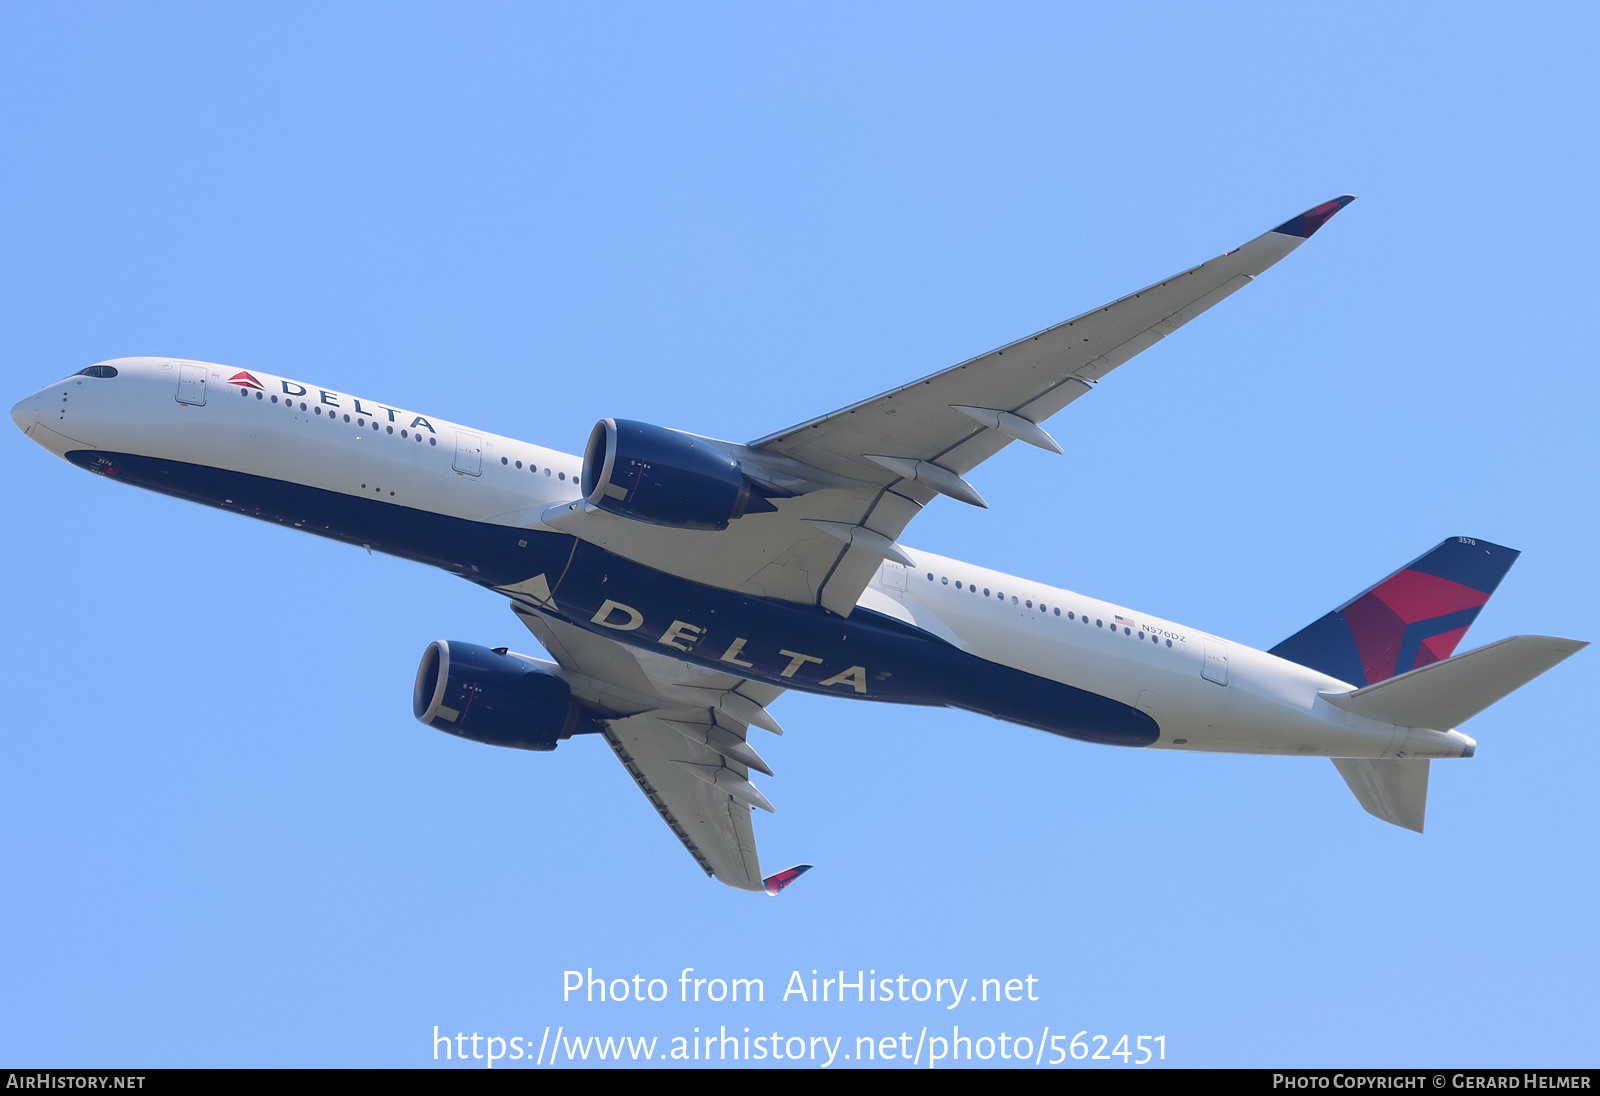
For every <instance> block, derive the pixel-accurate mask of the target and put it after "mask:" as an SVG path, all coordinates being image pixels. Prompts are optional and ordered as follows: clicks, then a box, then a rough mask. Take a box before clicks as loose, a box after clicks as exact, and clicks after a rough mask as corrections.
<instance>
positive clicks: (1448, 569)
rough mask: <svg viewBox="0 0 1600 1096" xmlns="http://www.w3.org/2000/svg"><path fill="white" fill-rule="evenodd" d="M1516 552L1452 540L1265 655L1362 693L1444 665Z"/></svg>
mask: <svg viewBox="0 0 1600 1096" xmlns="http://www.w3.org/2000/svg"><path fill="white" fill-rule="evenodd" d="M1519 555H1521V553H1520V552H1518V551H1516V550H1515V549H1513V548H1504V547H1501V546H1500V545H1498V544H1490V543H1489V542H1488V541H1486V540H1475V539H1474V538H1472V537H1451V538H1450V539H1449V540H1447V541H1445V542H1444V543H1442V544H1440V545H1439V546H1438V547H1437V548H1435V549H1433V550H1432V551H1431V552H1427V553H1425V554H1424V555H1422V556H1419V557H1418V558H1416V559H1414V560H1412V561H1411V562H1410V563H1408V564H1406V565H1405V566H1404V567H1402V568H1401V569H1400V570H1398V571H1396V572H1395V573H1394V574H1392V575H1390V576H1389V577H1388V578H1386V579H1384V580H1383V581H1382V582H1380V583H1378V584H1377V585H1376V586H1373V587H1371V588H1370V589H1367V590H1364V591H1362V592H1361V593H1360V594H1358V595H1357V596H1356V597H1354V598H1351V599H1350V600H1349V601H1347V602H1345V603H1344V604H1343V605H1341V606H1339V608H1337V609H1335V610H1334V611H1333V612H1331V613H1328V614H1327V615H1326V616H1324V617H1322V618H1321V619H1319V620H1317V621H1315V622H1314V623H1312V624H1310V625H1307V626H1306V627H1305V628H1302V629H1301V630H1300V631H1298V632H1296V633H1295V634H1294V635H1292V636H1290V637H1289V638H1288V639H1286V640H1284V641H1283V642H1282V643H1280V644H1278V645H1277V646H1276V647H1274V648H1272V651H1271V653H1272V654H1275V655H1277V656H1278V657H1279V658H1285V659H1288V660H1289V661H1290V662H1298V663H1299V664H1300V665H1302V666H1307V667H1310V668H1311V669H1313V670H1318V671H1320V672H1322V673H1325V674H1327V675H1329V676H1330V677H1336V678H1338V679H1339V680H1341V681H1348V682H1349V683H1350V684H1352V685H1355V686H1356V687H1357V688H1361V687H1364V686H1367V685H1375V684H1377V683H1378V682H1380V681H1387V680H1388V679H1389V678H1391V677H1394V676H1395V675H1396V674H1403V673H1405V672H1406V671H1408V670H1415V669H1418V668H1419V667H1422V666H1427V665H1430V664H1432V663H1434V662H1439V661H1442V660H1443V659H1447V658H1449V657H1450V656H1451V654H1453V653H1454V652H1455V649H1456V645H1457V644H1458V643H1460V642H1461V637H1462V636H1464V635H1466V632H1467V628H1469V627H1470V626H1471V624H1472V622H1473V621H1474V620H1476V619H1477V618H1478V613H1479V611H1480V610H1481V609H1482V608H1483V606H1484V604H1485V603H1486V602H1488V600H1489V595H1490V594H1493V593H1494V591H1495V587H1497V586H1499V585H1500V580H1501V579H1503V578H1505V577H1506V572H1507V571H1509V570H1510V569H1511V565H1512V564H1513V563H1515V562H1516V561H1517V556H1519Z"/></svg>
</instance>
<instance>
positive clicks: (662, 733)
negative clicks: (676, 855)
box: [511, 601, 787, 894]
mask: <svg viewBox="0 0 1600 1096" xmlns="http://www.w3.org/2000/svg"><path fill="white" fill-rule="evenodd" d="M511 608H512V610H513V611H515V612H516V614H517V616H518V618H519V619H520V620H521V621H522V622H523V623H524V624H525V625H527V626H528V629H529V630H530V631H532V632H533V634H534V635H535V636H537V637H538V639H539V642H540V643H542V644H544V646H545V648H546V649H547V650H548V651H549V652H550V653H551V655H553V656H554V657H555V660H556V661H557V662H558V663H560V665H561V668H562V670H563V671H564V672H565V674H566V676H567V680H568V683H569V684H570V685H571V686H572V692H573V696H575V697H576V698H577V699H578V700H579V701H580V702H583V703H585V704H587V705H588V706H589V707H590V708H592V709H594V710H597V711H600V712H603V713H606V714H602V715H601V716H600V722H601V725H602V726H603V727H604V729H605V736H606V741H607V742H609V743H610V744H611V749H612V751H613V752H614V753H615V754H616V755H617V759H618V760H619V761H621V762H622V764H623V767H624V768H626V769H627V770H628V774H629V775H630V776H632V777H633V779H634V782H635V783H637V784H638V785H639V790H640V791H642V792H644V794H645V797H646V798H648V799H649V800H650V803H651V805H652V806H654V807H655V809H656V812H657V813H658V814H660V815H661V819H662V821H664V822H666V824H667V826H668V828H670V829H671V830H672V832H673V834H674V835H675V836H676V837H677V838H678V840H679V841H681V842H683V846H684V848H686V849H688V850H689V855H690V856H693V857H694V858H695V861H696V862H697V863H698V864H699V865H700V867H701V868H702V869H703V870H704V871H705V873H706V874H707V875H710V876H713V877H715V878H716V879H718V880H721V881H722V882H723V883H726V884H727V885H728V886H730V887H737V888H738V889H740V890H753V891H759V890H763V889H767V890H768V891H769V892H770V893H774V894H775V893H777V891H776V890H773V889H772V888H771V887H768V886H766V885H765V883H766V881H765V880H764V879H763V878H762V875H761V860H760V857H759V856H757V854H756V839H755V831H754V829H753V827H752V826H751V823H750V808H751V807H753V806H754V807H760V808H761V809H762V810H765V811H771V810H772V804H771V803H769V802H767V799H766V797H765V796H763V795H762V794H761V793H760V792H759V791H757V790H756V789H755V787H754V786H753V785H752V784H751V783H750V770H751V769H755V770H756V771H758V772H762V773H766V774H767V775H769V776H770V775H772V770H771V769H770V768H769V767H768V766H767V763H766V762H765V761H763V760H762V759H761V756H760V755H759V754H757V753H756V752H755V750H754V749H752V748H751V747H750V744H749V743H748V742H747V741H746V740H745V738H746V733H747V731H748V729H749V727H750V726H751V725H752V724H754V725H756V726H765V727H767V728H769V729H771V730H774V731H778V732H779V733H781V728H779V727H778V724H777V722H776V721H775V720H773V718H772V717H771V716H770V715H768V714H767V711H766V705H768V704H770V703H771V702H772V701H773V699H775V698H776V697H777V696H779V695H780V694H781V693H782V692H783V690H781V689H778V688H774V687H773V686H770V685H762V684H759V683H757V682H753V681H744V680H741V679H739V678H736V677H731V676H729V675H727V674H719V673H715V672H713V671H709V670H702V669H699V668H697V667H695V666H691V665H689V664H688V663H684V662H677V661H675V660H673V659H670V658H665V657H663V656H661V655H657V654H653V653H652V652H649V651H638V650H634V649H632V648H630V647H626V646H624V645H623V644H621V643H617V642H616V641H614V640H610V639H606V638H604V637H603V636H596V635H591V634H590V633H588V632H585V631H583V630H582V629H581V628H577V627H574V626H573V625H571V624H566V623H563V622H561V621H559V620H556V619H554V618H552V617H549V616H546V615H544V614H543V613H540V612H538V611H536V610H534V609H530V608H528V607H527V606H525V605H522V604H519V603H518V602H515V601H513V602H512V603H511ZM778 874H779V875H782V874H783V873H778ZM774 878H775V879H776V878H777V877H776V876H775V877H774ZM783 885H787V881H786V880H785V881H782V882H781V883H780V884H779V887H780V889H781V886H783Z"/></svg>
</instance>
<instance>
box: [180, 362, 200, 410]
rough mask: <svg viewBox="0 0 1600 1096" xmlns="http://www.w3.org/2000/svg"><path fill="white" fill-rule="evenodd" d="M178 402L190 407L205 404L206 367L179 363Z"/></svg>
mask: <svg viewBox="0 0 1600 1096" xmlns="http://www.w3.org/2000/svg"><path fill="white" fill-rule="evenodd" d="M177 398H178V402H179V403H186V404H189V405H190V406H192V407H204V406H205V405H206V367H205V366H203V365H180V366H179V367H178V397H177Z"/></svg>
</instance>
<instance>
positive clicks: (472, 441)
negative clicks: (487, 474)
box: [455, 430, 483, 476]
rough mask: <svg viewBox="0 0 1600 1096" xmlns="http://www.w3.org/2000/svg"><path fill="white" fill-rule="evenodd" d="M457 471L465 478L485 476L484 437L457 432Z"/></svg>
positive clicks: (462, 431) (463, 431)
mask: <svg viewBox="0 0 1600 1096" xmlns="http://www.w3.org/2000/svg"><path fill="white" fill-rule="evenodd" d="M455 469H456V471H457V472H460V473H461V474H462V475H464V476H478V475H482V474H483V435H482V434H471V433H468V432H467V431H465V430H457V431H456V463H455Z"/></svg>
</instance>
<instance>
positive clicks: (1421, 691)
mask: <svg viewBox="0 0 1600 1096" xmlns="http://www.w3.org/2000/svg"><path fill="white" fill-rule="evenodd" d="M1587 646H1588V644H1587V643H1585V642H1583V641H1582V640H1577V639H1557V638H1556V637H1554V636H1512V637H1511V638H1510V639H1502V640H1501V641H1500V642H1498V643H1491V644H1489V645H1488V646H1487V647H1479V648H1478V649H1477V650H1474V651H1468V652H1467V653H1466V654H1463V655H1457V656H1455V657H1454V658H1448V659H1445V660H1444V661H1443V662H1434V663H1430V664H1429V665H1427V666H1424V667H1422V668H1421V669H1419V670H1412V671H1410V672H1409V673H1404V674H1401V675H1400V676H1399V677H1391V678H1389V679H1388V680H1386V681H1380V682H1378V683H1377V684H1376V685H1368V686H1367V687H1366V688H1364V689H1355V690H1352V691H1351V692H1348V693H1323V694H1321V695H1322V699H1324V700H1326V701H1327V702H1328V703H1329V704H1332V705H1333V706H1334V707H1336V708H1343V709H1344V710H1345V711H1347V712H1354V713H1355V714H1356V715H1359V716H1363V717H1365V718H1367V719H1376V720H1378V721H1379V722H1381V723H1393V724H1395V725H1396V726H1399V727H1425V728H1428V729H1430V730H1435V731H1448V730H1450V729H1451V728H1452V727H1455V726H1456V725H1457V724H1460V723H1465V722H1466V721H1467V720H1469V719H1471V718H1472V717H1473V716H1475V715H1477V714H1478V713H1479V712H1481V711H1483V710H1484V709H1485V708H1487V707H1488V706H1489V705H1491V704H1493V703H1494V702H1495V701H1497V700H1499V699H1501V698H1502V697H1504V696H1506V695H1508V694H1510V693H1512V692H1515V691H1516V690H1517V689H1520V688H1522V686H1524V685H1526V684H1527V683H1528V682H1530V681H1532V680H1533V679H1534V678H1536V677H1538V676H1539V675H1540V674H1542V673H1544V672H1545V671H1546V670H1548V669H1550V668H1551V667H1552V666H1554V665H1556V664H1557V663H1559V662H1561V661H1562V660H1564V659H1566V658H1567V657H1568V656H1570V655H1572V654H1575V653H1576V652H1578V651H1581V650H1582V649H1583V648H1585V647H1587ZM1340 771H1341V772H1343V771H1344V770H1343V769H1342V768H1341V769H1340ZM1345 779H1346V780H1349V779H1350V776H1349V774H1348V773H1347V774H1346V775H1345ZM1351 787H1352V788H1353V787H1355V785H1354V784H1353V783H1352V784H1351ZM1360 794H1361V793H1360V792H1357V793H1356V795H1357V796H1358V797H1359V796H1360ZM1362 803H1363V805H1366V800H1364V799H1363V800H1362ZM1367 809H1368V810H1372V808H1371V807H1370V806H1368V807H1367ZM1373 813H1374V814H1378V812H1377V811H1373ZM1379 817H1383V816H1382V815H1379ZM1419 817H1420V815H1419ZM1391 821H1392V820H1391ZM1401 824H1402V825H1403V824H1404V823H1401ZM1419 828H1420V827H1419Z"/></svg>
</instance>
